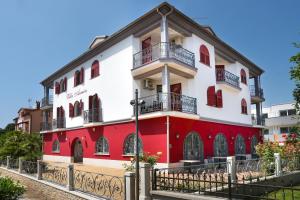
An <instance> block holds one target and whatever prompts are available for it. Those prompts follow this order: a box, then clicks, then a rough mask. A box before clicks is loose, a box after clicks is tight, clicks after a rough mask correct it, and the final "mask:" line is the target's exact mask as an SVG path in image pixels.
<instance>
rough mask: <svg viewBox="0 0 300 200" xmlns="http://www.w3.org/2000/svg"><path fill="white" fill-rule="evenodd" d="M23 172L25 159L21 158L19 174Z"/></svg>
mask: <svg viewBox="0 0 300 200" xmlns="http://www.w3.org/2000/svg"><path fill="white" fill-rule="evenodd" d="M22 170H23V159H22V158H19V173H20V174H21V173H22Z"/></svg>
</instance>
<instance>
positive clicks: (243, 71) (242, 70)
mask: <svg viewBox="0 0 300 200" xmlns="http://www.w3.org/2000/svg"><path fill="white" fill-rule="evenodd" d="M241 82H242V83H244V84H247V75H246V72H245V70H244V69H241Z"/></svg>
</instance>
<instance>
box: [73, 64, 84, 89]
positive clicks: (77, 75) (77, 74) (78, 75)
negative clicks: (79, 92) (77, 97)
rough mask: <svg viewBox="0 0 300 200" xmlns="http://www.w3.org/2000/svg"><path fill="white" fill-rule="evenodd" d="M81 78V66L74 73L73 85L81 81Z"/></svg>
mask: <svg viewBox="0 0 300 200" xmlns="http://www.w3.org/2000/svg"><path fill="white" fill-rule="evenodd" d="M83 78H84V69H83V68H81V69H80V70H77V71H76V72H75V74H74V86H77V85H80V84H81V83H83Z"/></svg>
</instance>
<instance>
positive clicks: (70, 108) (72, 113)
mask: <svg viewBox="0 0 300 200" xmlns="http://www.w3.org/2000/svg"><path fill="white" fill-rule="evenodd" d="M69 117H74V106H73V104H71V103H69Z"/></svg>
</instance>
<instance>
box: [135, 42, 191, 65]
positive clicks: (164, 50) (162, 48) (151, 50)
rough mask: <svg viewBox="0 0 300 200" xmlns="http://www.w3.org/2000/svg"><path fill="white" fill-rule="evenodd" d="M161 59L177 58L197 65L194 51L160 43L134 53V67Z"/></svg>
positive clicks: (188, 63)
mask: <svg viewBox="0 0 300 200" xmlns="http://www.w3.org/2000/svg"><path fill="white" fill-rule="evenodd" d="M159 59H175V60H177V61H180V62H182V63H184V64H186V65H189V66H190V67H195V55H194V53H192V52H190V51H188V50H186V49H184V48H182V47H181V46H180V45H176V44H171V43H158V44H155V45H152V46H150V47H148V48H146V49H143V50H142V51H140V52H138V53H136V54H134V55H133V68H137V67H140V66H143V65H145V64H148V63H151V62H154V61H156V60H159Z"/></svg>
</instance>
